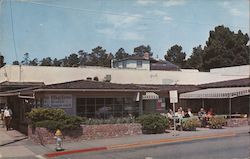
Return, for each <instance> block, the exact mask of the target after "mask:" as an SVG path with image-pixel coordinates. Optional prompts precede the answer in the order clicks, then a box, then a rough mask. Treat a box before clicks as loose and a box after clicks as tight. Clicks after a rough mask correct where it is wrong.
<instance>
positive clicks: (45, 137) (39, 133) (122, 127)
mask: <svg viewBox="0 0 250 159" xmlns="http://www.w3.org/2000/svg"><path fill="white" fill-rule="evenodd" d="M62 133H63V137H64V139H63V141H64V142H76V141H82V140H91V139H102V138H114V137H122V136H129V135H140V134H142V131H141V124H138V123H131V124H102V125H81V127H80V128H79V129H75V130H64V131H63V132H62ZM54 134H55V132H54V131H49V130H47V129H46V128H41V127H36V128H34V129H32V128H31V127H29V130H28V136H29V138H30V139H31V140H32V141H34V142H36V143H40V144H53V143H55V139H54V136H55V135H54Z"/></svg>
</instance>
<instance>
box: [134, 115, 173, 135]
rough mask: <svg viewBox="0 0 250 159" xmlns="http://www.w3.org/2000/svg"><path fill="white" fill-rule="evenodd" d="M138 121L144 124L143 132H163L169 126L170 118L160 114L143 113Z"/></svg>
mask: <svg viewBox="0 0 250 159" xmlns="http://www.w3.org/2000/svg"><path fill="white" fill-rule="evenodd" d="M138 122H139V123H140V124H141V125H142V131H143V133H147V134H158V133H163V132H165V129H166V128H168V127H169V121H168V119H167V118H166V117H164V116H162V115H160V114H147V115H142V116H140V117H139V118H138Z"/></svg>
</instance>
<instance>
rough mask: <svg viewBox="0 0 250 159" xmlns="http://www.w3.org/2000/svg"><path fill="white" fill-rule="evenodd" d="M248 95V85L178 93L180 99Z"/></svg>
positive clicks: (249, 90)
mask: <svg viewBox="0 0 250 159" xmlns="http://www.w3.org/2000/svg"><path fill="white" fill-rule="evenodd" d="M246 95H250V87H228V88H208V89H202V90H198V91H194V92H188V93H182V94H180V99H227V98H235V97H239V96H246Z"/></svg>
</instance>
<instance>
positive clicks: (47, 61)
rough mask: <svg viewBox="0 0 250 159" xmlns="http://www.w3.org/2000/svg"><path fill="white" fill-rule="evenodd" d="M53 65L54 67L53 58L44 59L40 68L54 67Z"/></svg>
mask: <svg viewBox="0 0 250 159" xmlns="http://www.w3.org/2000/svg"><path fill="white" fill-rule="evenodd" d="M52 65H53V62H52V59H51V57H46V58H43V59H42V61H41V64H40V66H52Z"/></svg>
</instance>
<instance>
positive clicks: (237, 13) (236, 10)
mask: <svg viewBox="0 0 250 159" xmlns="http://www.w3.org/2000/svg"><path fill="white" fill-rule="evenodd" d="M229 12H230V13H231V14H232V15H233V16H239V15H241V12H240V11H239V9H237V8H231V9H230V10H229Z"/></svg>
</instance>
